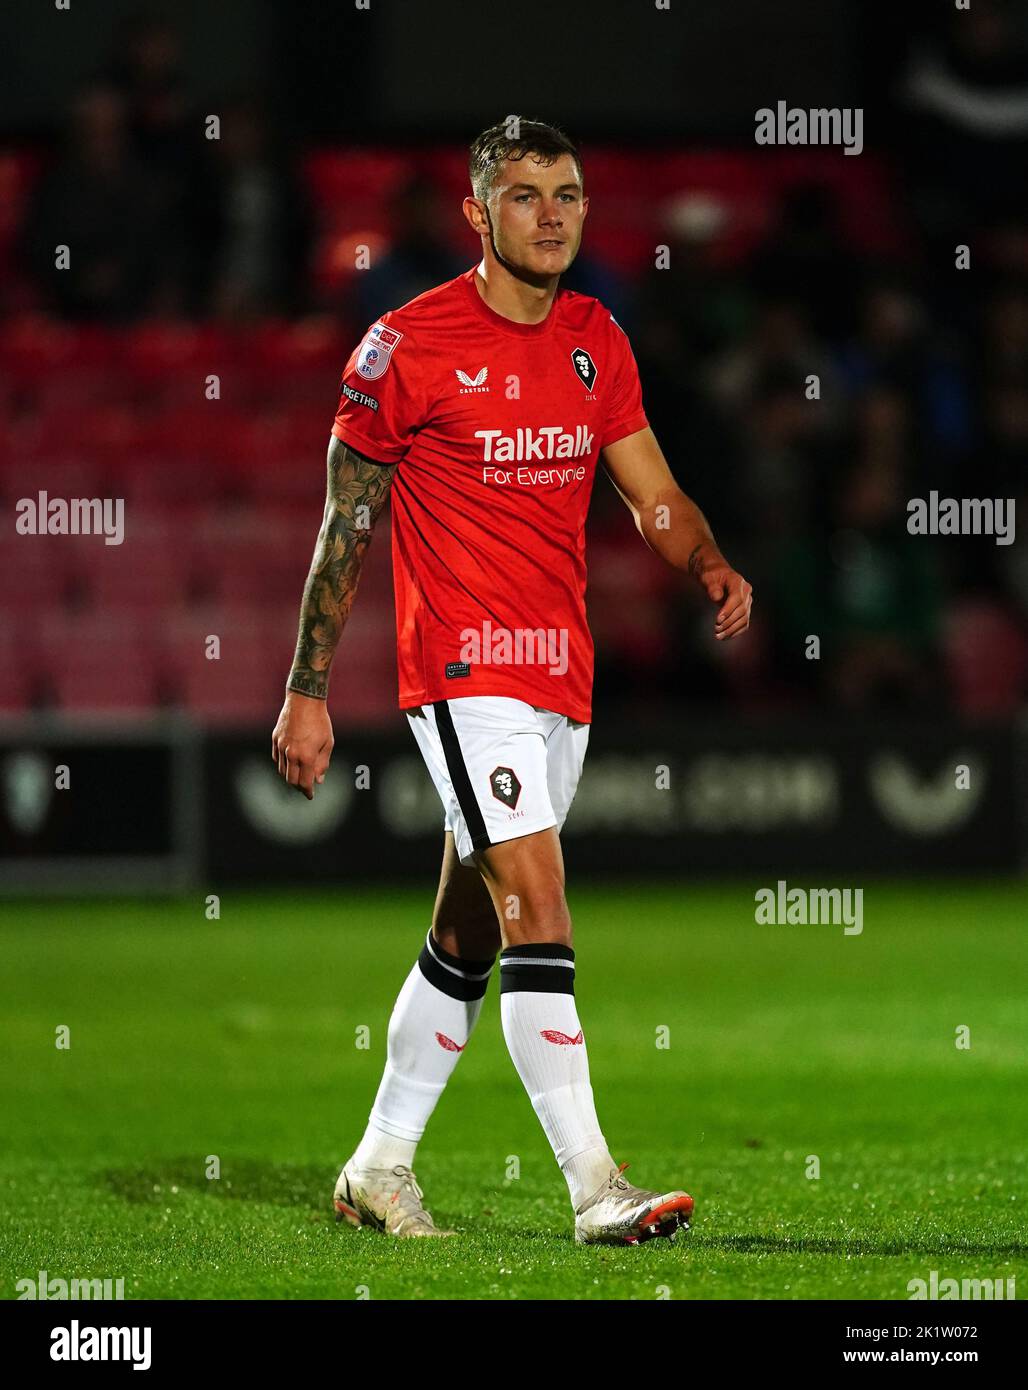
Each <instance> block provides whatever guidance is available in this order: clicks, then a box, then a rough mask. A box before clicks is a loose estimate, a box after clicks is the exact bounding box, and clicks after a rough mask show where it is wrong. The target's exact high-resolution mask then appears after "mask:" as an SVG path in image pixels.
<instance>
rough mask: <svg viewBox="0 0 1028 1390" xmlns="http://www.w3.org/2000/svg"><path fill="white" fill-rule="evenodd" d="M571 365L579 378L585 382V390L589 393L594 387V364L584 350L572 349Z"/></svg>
mask: <svg viewBox="0 0 1028 1390" xmlns="http://www.w3.org/2000/svg"><path fill="white" fill-rule="evenodd" d="M571 365H572V366H573V367H574V369H575V371H576V373H577V374H578V376H579V378H580V379H581V380H582V381H584V382H585V384H586V388H587V389H588V390H589V391H591V390H592V389H593V387H594V386H595V385H596V364H595V363H594V362H593V359H592V358H591V357H590V356H589V354H588V353H587V352H586V350H585V348H580V347H577V348H572V350H571Z"/></svg>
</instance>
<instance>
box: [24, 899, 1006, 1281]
mask: <svg viewBox="0 0 1028 1390" xmlns="http://www.w3.org/2000/svg"><path fill="white" fill-rule="evenodd" d="M759 886H761V885H760V884H758V883H752V884H751V883H749V882H743V881H739V882H735V883H732V884H724V885H711V884H703V885H695V884H682V885H679V886H675V887H671V888H668V887H658V888H652V887H648V888H638V887H632V888H628V887H610V888H602V889H599V888H581V887H579V888H575V887H574V885H572V888H571V892H570V895H569V896H570V902H571V908H572V913H573V916H574V919H575V925H576V943H575V944H576V948H577V953H578V960H577V965H578V976H577V981H578V982H577V994H578V1005H579V1011H580V1015H581V1017H582V1021H583V1024H584V1027H585V1032H586V1038H587V1041H588V1045H589V1056H590V1062H591V1068H592V1079H593V1087H594V1091H595V1094H596V1099H597V1107H598V1110H599V1114H600V1119H601V1122H602V1124H603V1126H604V1129H605V1132H606V1135H607V1138H608V1141H609V1143H610V1145H611V1149H612V1152H613V1153H614V1155H615V1157H616V1158H617V1159H618V1161H619V1162H622V1161H625V1160H628V1161H630V1163H631V1165H632V1166H631V1168H630V1170H629V1176H630V1177H631V1178H632V1179H633V1180H635V1181H636V1182H638V1183H639V1184H641V1185H643V1186H653V1187H672V1186H684V1187H685V1188H686V1189H687V1190H688V1191H690V1192H691V1193H692V1194H693V1195H694V1197H695V1198H696V1204H697V1205H696V1220H695V1225H694V1228H693V1230H692V1232H690V1233H688V1234H683V1235H680V1236H679V1237H678V1240H677V1242H676V1243H675V1244H673V1245H672V1244H669V1243H668V1242H665V1241H652V1242H650V1243H648V1244H645V1245H642V1246H639V1247H636V1248H624V1249H622V1248H617V1249H615V1248H611V1247H605V1248H604V1247H580V1246H576V1245H575V1244H574V1242H573V1239H572V1222H571V1212H570V1206H569V1203H568V1200H567V1191H566V1188H565V1185H564V1182H563V1180H562V1178H561V1176H560V1174H559V1172H558V1170H557V1168H556V1165H555V1164H554V1162H553V1159H552V1156H551V1154H550V1152H549V1149H548V1146H547V1144H546V1141H545V1139H544V1137H543V1134H542V1131H541V1130H540V1128H539V1126H538V1123H537V1121H536V1119H535V1116H534V1114H533V1112H532V1110H531V1107H530V1104H529V1102H528V1099H527V1097H526V1095H525V1093H524V1091H523V1090H522V1087H521V1084H520V1082H519V1081H518V1078H517V1075H516V1073H515V1071H514V1067H513V1064H512V1063H511V1061H510V1059H509V1057H508V1055H507V1051H506V1048H505V1046H504V1043H503V1037H502V1034H501V1031H500V1026H499V1007H498V986H497V981H496V980H494V981H492V982H491V984H490V988H489V994H488V995H487V997H486V1004H485V1008H484V1010H483V1013H482V1018H481V1020H480V1022H479V1026H478V1029H477V1031H476V1033H475V1034H474V1035H473V1037H472V1040H471V1042H470V1044H469V1046H468V1049H467V1052H466V1053H465V1054H464V1056H463V1057H462V1059H461V1062H460V1064H459V1066H458V1068H457V1071H456V1073H455V1075H454V1078H453V1080H452V1081H451V1083H450V1086H449V1088H448V1089H447V1091H446V1093H445V1095H444V1096H443V1098H442V1100H441V1102H440V1104H439V1106H438V1108H437V1110H436V1113H435V1115H434V1117H433V1119H432V1122H431V1124H430V1126H429V1129H428V1132H427V1134H426V1136H425V1139H424V1141H423V1142H422V1146H421V1149H420V1150H419V1154H418V1159H417V1173H418V1178H419V1181H420V1182H421V1184H422V1186H423V1187H424V1189H425V1193H426V1202H427V1204H428V1206H429V1208H430V1210H432V1211H433V1213H434V1214H435V1216H436V1219H437V1221H439V1222H440V1224H446V1225H448V1226H456V1227H457V1228H458V1230H459V1232H460V1234H459V1235H458V1236H456V1237H454V1238H451V1239H449V1240H446V1241H441V1242H435V1241H407V1242H400V1241H391V1240H389V1239H387V1238H385V1237H382V1236H379V1235H378V1234H377V1233H375V1232H372V1231H369V1230H361V1231H353V1230H351V1229H350V1228H348V1227H346V1226H337V1225H336V1223H335V1221H334V1219H333V1215H332V1210H331V1195H332V1187H333V1183H334V1181H335V1177H336V1174H337V1172H338V1169H339V1168H340V1166H341V1164H342V1162H343V1160H344V1159H345V1158H347V1157H348V1155H349V1154H350V1152H351V1151H352V1148H353V1146H354V1145H355V1143H356V1141H357V1139H358V1138H359V1136H360V1134H361V1132H362V1130H363V1127H364V1122H365V1119H366V1117H367V1113H368V1110H369V1108H370V1105H371V1101H372V1098H373V1096H374V1093H375V1089H376V1087H377V1085H378V1080H379V1076H380V1073H381V1068H382V1062H383V1058H384V1047H385V1034H386V1023H387V1019H388V1015H389V1010H390V1008H391V1005H392V1001H393V998H394V997H395V994H396V992H397V990H398V989H399V986H400V984H401V983H402V981H403V979H404V977H405V975H406V973H407V971H408V970H409V969H410V966H411V964H412V963H413V961H414V958H415V956H416V955H417V953H418V951H419V949H420V947H421V944H422V940H423V936H424V931H425V929H426V926H427V921H428V915H429V910H430V905H431V899H432V891H431V889H429V888H428V887H426V889H425V890H424V891H423V892H420V893H413V892H408V891H407V890H402V891H401V890H397V891H382V892H362V893H357V892H353V891H350V890H345V891H340V892H339V893H337V894H334V895H326V894H318V895H315V894H295V895H274V896H272V895H268V894H262V895H260V896H257V895H244V894H241V893H240V894H227V895H225V896H224V897H223V899H222V918H221V920H220V921H218V922H209V921H207V920H205V917H204V909H203V900H202V898H201V897H198V898H197V899H196V900H195V901H188V902H166V903H154V902H141V901H136V902H115V903H111V902H104V903H72V902H68V903H32V904H18V905H7V906H6V907H4V909H3V925H2V930H0V955H2V984H0V990H2V998H3V1019H4V1022H3V1031H4V1035H5V1046H4V1049H3V1058H2V1063H0V1114H2V1116H3V1122H2V1130H3V1136H2V1149H3V1152H2V1158H0V1193H2V1194H3V1195H2V1202H0V1289H2V1292H3V1294H4V1296H6V1297H9V1298H11V1297H15V1296H16V1291H15V1283H16V1281H17V1280H18V1279H21V1278H25V1277H28V1278H32V1279H35V1278H36V1277H37V1274H38V1271H39V1270H46V1271H48V1273H49V1275H50V1276H51V1277H63V1278H68V1279H71V1278H112V1279H118V1278H124V1280H125V1296H126V1297H127V1298H205V1299H219V1298H341V1299H355V1298H359V1297H367V1296H370V1297H371V1298H373V1299H385V1298H420V1299H433V1298H458V1299H459V1298H484V1299H525V1298H532V1299H554V1298H560V1299H610V1298H617V1299H654V1298H658V1297H670V1298H673V1299H706V1298H719V1299H720V1298H743V1299H748V1298H773V1299H777V1298H786V1299H807V1298H828V1299H835V1298H868V1299H905V1298H906V1297H907V1296H908V1292H907V1283H908V1281H909V1280H911V1279H914V1278H924V1279H928V1277H929V1275H930V1272H931V1271H932V1270H933V1269H935V1270H937V1271H939V1277H940V1278H947V1277H956V1278H962V1277H969V1278H983V1277H995V1278H1003V1279H1008V1278H1010V1277H1011V1276H1015V1277H1016V1279H1017V1283H1018V1285H1019V1286H1020V1287H1019V1296H1020V1297H1024V1296H1025V1292H1028V1262H1026V1252H1028V1233H1026V1219H1025V1211H1026V1205H1028V1184H1026V1182H1025V1175H1026V1149H1028V1123H1026V1121H1028V1098H1026V1089H1025V1072H1024V1069H1025V1058H1026V1050H1028V1049H1026V1038H1028V1004H1026V999H1025V987H1024V959H1025V955H1024V930H1025V926H1026V924H1028V899H1026V893H1025V888H1024V886H1023V885H1018V884H1014V883H1010V884H991V885H990V884H985V883H974V884H961V885H954V884H941V883H926V884H921V885H916V886H915V885H911V884H891V885H890V884H880V885H873V884H872V885H868V886H866V887H865V893H864V930H863V933H862V934H861V935H859V936H849V937H847V936H845V935H844V934H843V932H842V929H841V928H833V927H825V926H758V925H756V924H755V922H754V920H753V906H754V904H753V894H754V891H755V890H756V888H757V887H759ZM60 1025H66V1026H67V1028H68V1029H70V1044H71V1045H70V1047H69V1048H67V1049H59V1048H57V1047H56V1046H55V1037H56V1030H57V1028H58V1027H59V1026H60ZM963 1025H966V1027H967V1028H969V1029H970V1043H971V1046H970V1048H969V1049H960V1048H958V1047H957V1046H956V1039H957V1030H958V1028H960V1027H961V1026H963ZM362 1026H367V1027H368V1028H369V1029H370V1047H368V1048H367V1049H363V1048H360V1047H358V1046H357V1045H356V1042H357V1040H358V1037H359V1031H358V1030H360V1029H361V1028H362ZM661 1028H666V1029H668V1030H669V1035H668V1036H669V1043H670V1046H668V1047H666V1048H664V1047H658V1046H657V1041H658V1038H659V1037H660V1036H661V1035H660V1034H659V1032H658V1030H660V1029H661ZM209 1155H216V1156H217V1157H218V1159H219V1161H220V1171H221V1176H220V1178H218V1179H214V1180H211V1179H208V1178H207V1177H206V1176H205V1167H206V1165H207V1163H208V1156H209ZM811 1156H816V1159H817V1160H818V1163H819V1165H820V1177H817V1178H815V1177H810V1176H807V1174H808V1172H812V1171H813V1170H814V1164H813V1160H812V1157H811ZM515 1160H516V1164H517V1170H518V1171H519V1176H517V1177H516V1178H511V1177H508V1176H507V1174H508V1172H511V1171H515V1163H514V1161H515Z"/></svg>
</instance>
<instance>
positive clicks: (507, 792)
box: [489, 767, 521, 811]
mask: <svg viewBox="0 0 1028 1390" xmlns="http://www.w3.org/2000/svg"><path fill="white" fill-rule="evenodd" d="M489 790H490V791H491V792H492V794H493V796H495V797H496V800H497V801H502V802H503V804H504V806H509V807H510V809H511V810H512V811H513V810H514V808H515V807H516V806H517V804H518V797H519V796H520V795H521V783H520V782H519V781H518V779H517V774H516V773H515V771H514V769H513V768H512V767H497V768H494V769H493V771H492V772H491V773H490V774H489Z"/></svg>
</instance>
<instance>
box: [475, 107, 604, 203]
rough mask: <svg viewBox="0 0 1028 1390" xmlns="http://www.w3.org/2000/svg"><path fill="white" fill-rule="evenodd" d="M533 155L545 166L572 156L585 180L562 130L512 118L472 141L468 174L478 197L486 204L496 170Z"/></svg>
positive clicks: (577, 155)
mask: <svg viewBox="0 0 1028 1390" xmlns="http://www.w3.org/2000/svg"><path fill="white" fill-rule="evenodd" d="M529 154H534V155H538V156H539V158H540V159H541V160H542V161H543V163H544V164H552V163H553V162H554V160H556V159H559V158H560V157H561V155H563V154H569V155H570V156H571V157H572V159H573V160H574V161H575V164H576V166H577V168H578V177H579V178H581V177H582V160H581V158H580V156H579V153H578V150H577V149H576V148H575V146H574V145H573V144H572V142H571V141H570V140H569V139H568V137H567V136H566V135H565V134H564V132H563V131H562V130H560V129H559V128H558V127H557V126H555V125H548V124H547V123H546V122H545V121H530V120H527V119H526V118H525V117H523V116H508V117H507V118H506V120H503V121H500V122H499V123H498V124H497V125H493V126H490V127H489V129H488V130H483V131H482V133H481V134H480V135H476V136H475V138H474V140H473V141H472V142H471V152H470V155H469V157H468V173H469V175H470V176H471V188H472V191H473V192H474V195H475V197H476V198H481V199H482V201H483V202H485V201H486V199H487V198H488V197H489V194H490V193H491V192H492V187H493V180H494V179H495V177H496V171H497V169H498V168H499V166H500V165H501V164H502V163H503V161H504V160H505V159H524V158H525V156H526V155H529Z"/></svg>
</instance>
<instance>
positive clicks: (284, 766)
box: [271, 690, 335, 801]
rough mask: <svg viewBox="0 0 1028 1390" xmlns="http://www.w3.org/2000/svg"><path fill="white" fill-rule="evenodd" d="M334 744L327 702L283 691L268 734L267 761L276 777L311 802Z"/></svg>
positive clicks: (323, 778)
mask: <svg viewBox="0 0 1028 1390" xmlns="http://www.w3.org/2000/svg"><path fill="white" fill-rule="evenodd" d="M334 744H335V739H334V738H333V737H332V721H331V719H330V718H329V716H328V705H327V703H326V702H325V701H324V700H317V699H315V698H314V696H312V695H300V694H299V693H298V692H297V691H295V690H287V691H286V702H285V704H284V705H283V706H282V713H281V714H280V715H279V716H278V723H277V724H276V725H275V729H274V732H273V733H272V735H271V759H272V762H273V763H274V764H275V766H276V767H277V768H278V770H279V774H280V776H282V777H284V778H285V780H286V781H287V782H288V783H289V785H290V786H291V787H296V789H297V791H301V792H303V794H304V796H305V797H306V798H307V800H308V801H313V800H314V785H315V783H317V784H318V785H319V786H320V784H321V783H322V782H324V780H325V773H326V772H327V771H328V764H329V760H330V759H331V757H332V748H333V745H334Z"/></svg>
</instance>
